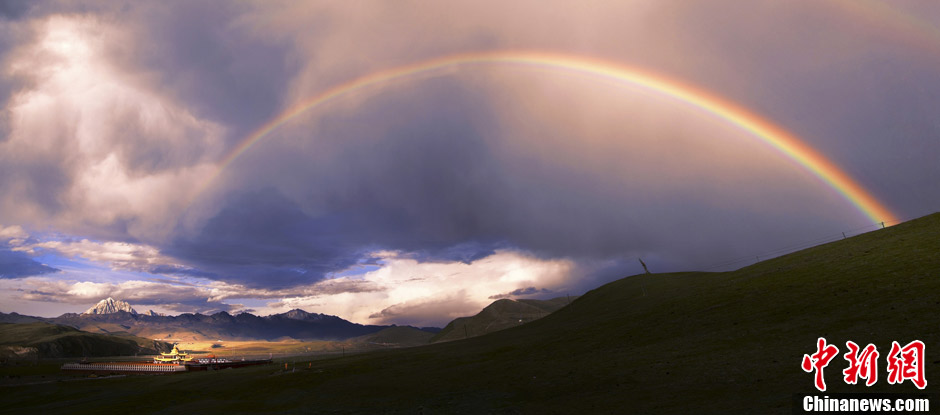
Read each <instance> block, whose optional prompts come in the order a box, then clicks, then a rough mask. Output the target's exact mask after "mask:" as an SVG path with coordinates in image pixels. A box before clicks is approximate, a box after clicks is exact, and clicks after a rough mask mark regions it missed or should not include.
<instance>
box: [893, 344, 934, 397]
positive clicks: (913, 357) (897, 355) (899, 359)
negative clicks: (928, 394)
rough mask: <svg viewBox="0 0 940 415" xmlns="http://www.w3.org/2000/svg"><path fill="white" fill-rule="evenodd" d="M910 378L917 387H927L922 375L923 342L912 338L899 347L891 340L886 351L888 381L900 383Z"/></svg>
mask: <svg viewBox="0 0 940 415" xmlns="http://www.w3.org/2000/svg"><path fill="white" fill-rule="evenodd" d="M907 379H910V380H911V382H914V386H917V388H918V389H924V388H926V387H927V379H926V378H925V377H924V342H922V341H920V340H914V341H912V342H910V343H908V344H907V346H904V347H901V346H900V345H898V342H891V353H888V383H891V384H895V383H901V382H904V381H905V380H907Z"/></svg>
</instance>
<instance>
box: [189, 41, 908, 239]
mask: <svg viewBox="0 0 940 415" xmlns="http://www.w3.org/2000/svg"><path fill="white" fill-rule="evenodd" d="M484 64H513V65H528V66H533V67H542V68H550V69H554V70H564V71H570V72H574V73H578V74H582V75H585V76H589V77H595V78H600V79H605V80H611V81H615V82H617V83H619V84H623V85H626V86H632V87H636V88H640V89H644V90H647V91H652V92H655V93H657V94H659V95H663V96H666V97H670V98H672V99H675V100H677V101H679V102H681V103H684V104H686V105H689V106H691V107H694V108H698V109H701V110H703V111H705V112H706V113H708V114H711V115H712V116H714V117H717V118H719V119H722V120H724V121H726V122H728V123H730V124H732V125H734V126H736V127H738V128H739V129H741V130H744V131H746V132H747V133H748V134H749V135H750V136H752V137H754V138H756V139H758V140H761V141H762V142H763V143H765V144H767V145H768V146H770V147H772V148H773V149H774V150H776V151H777V152H779V153H780V154H782V155H783V156H785V157H787V158H789V159H791V160H793V161H794V162H796V163H797V164H799V165H800V166H802V167H803V168H805V169H806V170H807V171H809V172H811V173H812V174H813V175H815V176H816V177H818V178H819V179H820V180H822V182H824V183H825V184H827V185H828V186H829V187H831V188H832V189H833V190H835V191H836V192H838V193H839V194H841V195H842V197H844V198H845V199H846V200H847V201H848V202H850V203H851V204H852V205H854V206H855V207H856V208H857V209H858V210H859V211H860V212H861V213H863V214H864V215H865V216H866V217H867V218H868V219H870V220H871V221H872V223H879V222H895V221H897V217H896V216H895V215H894V214H893V213H891V211H890V210H889V209H888V208H887V207H885V206H884V205H883V204H882V203H880V202H879V201H878V200H877V199H876V198H875V197H874V196H872V195H871V194H870V193H869V192H868V191H866V190H865V189H864V188H862V187H861V186H860V185H859V184H858V183H856V182H855V181H854V180H853V179H852V178H851V177H849V175H847V174H846V173H845V172H843V171H842V170H841V169H840V168H839V167H838V166H836V165H835V164H834V163H833V162H832V161H830V160H828V159H827V158H826V157H824V156H823V155H822V154H820V153H818V152H817V151H815V150H813V149H812V148H810V147H809V146H808V145H806V144H805V143H803V142H802V141H801V140H799V139H798V138H797V137H796V136H794V135H793V134H791V133H789V132H787V131H786V130H784V129H782V128H780V127H778V126H776V125H774V124H773V123H771V122H769V121H767V120H765V119H763V118H761V117H759V116H758V115H756V114H754V113H752V112H750V111H747V110H745V109H744V108H742V107H740V106H738V105H736V104H734V103H732V102H730V101H727V100H724V99H722V98H720V97H718V96H715V95H713V94H711V93H709V92H706V91H704V90H702V89H699V88H695V87H692V86H689V85H685V84H682V83H681V82H678V81H675V80H672V79H668V78H666V77H663V76H660V75H654V74H651V73H648V72H644V71H642V70H639V69H636V68H631V67H628V66H624V65H620V64H616V63H612V62H607V61H601V60H596V59H591V58H585V57H578V56H571V55H562V54H554V53H544V52H520V51H498V52H478V53H463V54H457V55H451V56H445V57H440V58H436V59H430V60H425V61H421V62H418V63H414V64H410V65H405V66H399V67H395V68H391V69H386V70H383V71H379V72H375V73H371V74H368V75H365V76H362V77H359V78H356V79H353V80H351V81H349V82H346V83H344V84H341V85H337V86H334V87H332V88H330V89H328V90H326V91H323V92H321V93H320V94H318V95H315V96H313V97H311V98H309V99H306V100H304V101H302V102H299V103H297V104H296V105H294V106H293V107H291V108H289V109H287V110H285V111H283V112H282V113H281V114H280V115H278V116H276V117H275V118H274V119H272V120H271V121H269V122H268V123H266V124H264V125H263V126H261V128H259V129H258V130H257V131H255V132H254V133H253V134H251V135H250V136H248V137H247V138H246V139H244V140H243V141H242V142H241V143H240V144H238V146H236V147H235V148H234V149H233V150H232V151H231V152H230V153H229V154H228V155H227V156H226V157H225V158H224V159H223V160H222V162H221V163H220V165H219V167H218V170H216V172H215V173H214V174H212V175H211V176H209V177H208V178H207V179H206V181H205V182H203V183H202V184H201V185H200V187H198V188H197V190H196V193H195V195H194V197H193V198H192V199H191V200H190V204H192V202H193V201H194V200H195V199H196V198H197V197H198V196H199V195H200V194H201V193H202V192H204V191H205V190H206V189H207V188H209V187H210V186H211V185H212V183H213V182H214V181H215V180H216V179H217V178H218V177H219V176H220V175H221V173H222V172H223V171H225V169H226V168H227V167H228V166H229V165H231V164H232V162H234V161H235V160H236V159H238V157H239V156H241V155H242V154H244V153H245V152H246V151H248V149H250V148H251V147H253V146H254V145H256V144H257V143H259V142H260V141H261V140H263V139H264V138H265V137H267V136H268V135H269V134H270V133H271V132H272V131H274V130H275V129H277V128H278V127H280V126H281V125H283V124H284V123H286V122H288V121H290V120H292V119H293V118H295V117H297V116H298V115H300V114H303V113H305V112H307V111H309V110H310V109H312V108H315V107H318V106H321V105H323V104H326V103H328V102H330V101H332V100H334V99H337V98H339V97H342V96H344V95H348V94H351V93H354V92H356V91H359V90H362V89H364V88H369V87H374V86H378V85H381V84H384V83H387V82H390V81H394V80H399V79H403V78H408V77H413V76H416V75H419V74H426V73H428V72H431V71H440V70H443V69H452V68H457V67H465V66H476V65H484Z"/></svg>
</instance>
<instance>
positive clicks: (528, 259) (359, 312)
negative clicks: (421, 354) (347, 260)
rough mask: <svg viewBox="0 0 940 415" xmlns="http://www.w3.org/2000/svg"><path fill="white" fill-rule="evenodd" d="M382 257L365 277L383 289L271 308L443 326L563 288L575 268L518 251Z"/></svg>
mask: <svg viewBox="0 0 940 415" xmlns="http://www.w3.org/2000/svg"><path fill="white" fill-rule="evenodd" d="M379 256H382V257H383V259H384V265H383V266H382V267H381V268H380V269H377V270H374V271H370V272H367V273H365V274H363V275H362V276H361V278H362V280H363V281H367V282H369V283H371V284H374V285H375V286H377V287H380V289H378V290H376V291H367V292H345V293H341V294H332V295H308V296H298V297H289V298H284V299H283V300H281V301H280V302H277V303H272V304H271V305H269V308H268V309H269V310H270V311H271V312H282V311H286V310H289V309H292V308H303V309H307V310H308V311H317V312H321V313H326V314H335V315H339V316H341V317H343V318H345V319H348V320H350V321H354V322H357V323H363V324H390V323H396V324H412V325H443V324H446V323H447V322H448V321H450V320H452V319H454V318H456V317H461V316H467V315H472V314H476V313H477V312H479V311H480V310H481V309H482V308H483V307H485V306H486V305H488V304H489V303H491V302H492V301H493V300H491V299H490V298H489V297H490V296H492V295H496V294H501V293H505V292H509V291H513V290H516V289H519V288H526V287H538V288H540V289H542V288H544V289H549V290H559V289H563V287H564V286H565V284H566V283H567V282H568V279H569V278H571V277H572V275H571V272H572V271H573V270H574V268H575V264H574V263H573V262H572V261H569V260H565V259H553V260H542V259H538V258H535V257H532V256H529V255H526V254H523V253H519V252H515V251H499V252H497V253H495V254H493V255H490V256H488V257H486V258H483V259H480V260H477V261H474V262H472V263H469V264H466V263H462V262H449V263H439V262H437V263H435V262H425V263H420V262H418V261H416V260H414V259H408V258H403V257H400V256H397V255H395V254H394V253H388V252H386V253H381V254H380V255H379Z"/></svg>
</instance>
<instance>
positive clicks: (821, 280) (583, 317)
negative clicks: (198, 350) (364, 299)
mask: <svg viewBox="0 0 940 415" xmlns="http://www.w3.org/2000/svg"><path fill="white" fill-rule="evenodd" d="M938 235H940V214H934V215H931V216H928V217H924V218H920V219H917V220H913V221H909V222H906V223H903V224H900V225H897V226H894V227H890V228H887V229H884V230H879V231H875V232H870V233H867V234H863V235H859V236H856V237H852V238H849V239H847V240H843V241H838V242H833V243H829V244H825V245H821V246H817V247H814V248H810V249H806V250H803V251H800V252H796V253H793V254H789V255H785V256H782V257H778V258H774V259H771V260H766V261H763V262H760V263H758V264H755V265H752V266H749V267H746V268H742V269H740V270H737V271H733V272H722V273H703V272H686V273H673V274H649V275H636V276H632V277H628V278H624V279H621V280H618V281H614V282H612V283H609V284H607V285H604V286H602V287H599V288H597V289H595V290H593V291H590V292H588V293H586V294H585V295H583V296H581V297H580V298H578V299H577V300H575V301H573V302H572V303H571V304H570V305H568V306H566V307H563V308H561V309H560V310H558V311H556V312H554V313H552V314H550V315H548V316H546V317H544V318H542V319H538V320H535V321H533V322H531V323H528V324H524V325H521V326H518V327H513V328H509V329H506V330H501V331H497V332H494V333H490V334H487V335H483V336H479V337H474V338H469V339H466V340H459V341H452V342H444V343H438V344H432V345H428V346H422V347H415V348H407V349H394V350H385V351H381V352H376V353H369V354H362V355H355V356H350V357H345V358H334V359H326V360H313V361H310V362H307V361H298V362H293V361H287V362H285V363H287V364H288V366H291V365H292V366H291V367H290V368H287V370H285V367H282V366H277V367H256V368H248V369H243V370H240V371H222V372H218V373H199V374H188V375H185V376H183V375H181V376H173V377H153V378H148V377H138V378H126V379H109V380H102V381H96V382H74V383H72V384H70V385H68V386H67V387H65V386H60V385H55V384H42V385H22V386H11V387H7V388H4V390H2V391H0V393H2V394H3V396H2V398H3V400H4V402H5V403H6V405H8V407H12V408H17V409H18V410H20V411H22V412H43V413H53V412H72V413H101V412H128V411H136V412H165V413H171V412H199V413H251V412H256V411H262V412H278V413H292V412H340V413H342V412H373V413H374V412H381V413H415V412H418V413H420V412H428V413H598V412H600V413H623V412H626V413H657V414H687V413H697V414H703V413H790V412H791V410H792V405H793V402H792V399H793V396H794V394H797V393H810V392H815V388H814V386H813V375H812V374H810V373H806V372H804V371H803V370H802V369H801V368H800V361H801V359H802V357H803V355H804V354H810V353H814V352H815V349H816V339H817V338H819V337H825V338H826V339H827V340H828V342H829V343H830V344H833V345H836V346H838V347H839V348H840V353H841V352H844V351H845V349H846V347H845V342H846V341H849V340H850V341H854V342H856V343H859V344H868V343H872V344H875V345H876V346H877V347H878V350H879V351H881V352H882V353H883V355H885V354H887V352H888V350H889V348H890V345H891V342H892V341H897V342H899V343H901V344H906V343H908V342H910V341H912V340H915V339H917V340H921V341H923V342H924V343H925V344H926V350H927V352H926V353H927V358H926V360H925V362H926V363H925V364H926V368H925V371H926V374H927V379H928V380H929V381H930V382H931V383H929V384H928V386H927V390H926V392H932V391H936V387H937V386H936V384H937V382H933V377H934V375H933V374H936V373H940V372H938V371H940V360H938V358H937V354H936V352H935V351H934V350H935V349H936V348H937V347H940V329H938V327H940V318H938V317H937V314H936V311H937V308H938V306H940V236H938ZM884 363H885V359H884V357H882V358H881V360H879V361H878V365H879V366H881V369H884ZM844 365H845V361H844V360H843V359H842V358H841V356H839V357H837V358H836V359H835V360H833V362H832V364H831V365H830V367H829V368H828V369H827V371H826V378H827V383H828V384H829V387H830V388H829V390H828V391H827V393H830V394H831V393H836V392H894V393H912V392H917V391H919V390H918V389H916V388H915V387H914V385H912V384H911V383H910V382H905V383H903V384H899V385H892V384H889V383H888V382H887V381H886V373H885V371H884V370H882V371H881V377H880V378H879V381H878V383H877V384H875V385H874V386H872V387H870V388H868V387H865V386H864V385H847V384H845V383H844V382H842V380H841V377H840V375H841V369H842V368H843V367H844ZM195 390H198V391H199V393H198V394H189V395H187V392H191V391H195ZM167 396H173V397H174V398H173V399H167V398H166V397H167Z"/></svg>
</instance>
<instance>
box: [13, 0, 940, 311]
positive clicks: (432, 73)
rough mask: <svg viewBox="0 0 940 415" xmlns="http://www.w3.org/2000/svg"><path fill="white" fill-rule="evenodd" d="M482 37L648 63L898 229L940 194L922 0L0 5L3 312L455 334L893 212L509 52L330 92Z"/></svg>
mask: <svg viewBox="0 0 940 415" xmlns="http://www.w3.org/2000/svg"><path fill="white" fill-rule="evenodd" d="M752 3H755V4H752ZM474 53H516V54H526V53H529V54H533V53H538V54H549V55H552V56H564V57H566V59H570V60H572V61H574V60H578V61H591V62H598V63H599V64H598V65H606V66H605V67H627V68H638V69H639V70H642V71H643V72H644V73H649V74H654V75H655V76H656V77H659V78H661V79H665V80H669V81H670V82H674V83H676V84H679V85H685V86H688V87H690V88H694V89H695V90H700V91H705V92H707V93H708V94H710V96H714V97H717V98H720V99H721V100H723V101H725V102H729V103H733V104H734V105H736V106H737V107H739V108H743V109H745V110H746V111H747V112H749V113H750V114H754V115H756V116H759V117H761V118H763V119H765V120H768V121H769V122H771V123H773V124H775V125H776V126H778V127H780V128H782V129H783V130H785V131H786V132H787V133H788V134H790V135H792V136H794V137H797V138H798V140H799V141H800V142H802V144H804V145H806V146H807V147H808V148H810V149H812V150H813V151H815V152H817V153H819V154H820V155H821V156H822V157H824V158H826V159H828V161H829V162H831V163H832V165H834V166H836V167H837V168H838V169H840V170H841V171H842V172H843V173H844V174H845V175H846V177H848V178H850V179H851V180H853V181H854V182H855V183H857V184H858V185H859V187H860V189H861V190H862V191H864V192H866V193H867V194H870V195H871V197H872V198H873V200H875V201H876V202H877V203H880V204H882V205H883V206H884V207H885V208H886V209H890V212H891V213H892V214H894V215H895V216H896V217H897V218H899V219H902V220H906V219H912V218H915V217H918V216H922V215H925V214H929V213H932V212H934V211H936V210H938V206H940V187H938V186H937V184H936V178H937V177H940V164H938V163H937V162H936V160H937V159H938V158H940V139H938V137H940V121H938V119H937V117H936V116H935V114H934V112H935V111H934V109H935V108H940V83H938V82H937V81H936V73H937V71H938V70H940V5H937V4H935V3H934V2H930V1H896V2H891V3H887V2H885V3H882V2H877V1H827V2H816V1H789V2H739V1H711V2H684V1H658V2H644V1H622V2H614V3H611V2H560V1H549V2H543V1H539V2H511V3H505V2H486V1H484V2H480V1H474V2H446V3H439V4H438V3H427V2H414V3H409V2H373V3H367V4H361V3H357V4H346V3H337V2H269V1H264V2H237V3H235V2H222V1H199V2H190V1H169V2H126V3H125V2H81V1H79V2H54V1H37V2H19V1H14V2H4V3H3V5H2V6H0V70H2V72H0V102H2V103H3V107H2V108H3V109H2V112H0V304H2V306H0V311H3V312H11V311H16V312H20V313H25V314H32V315H44V316H53V315H58V314H61V313H63V312H76V311H81V310H83V309H85V308H87V307H88V306H89V305H91V304H93V303H94V302H96V301H97V300H100V299H101V298H104V297H108V296H112V297H115V298H121V299H123V300H126V301H128V302H130V303H131V304H133V305H134V306H135V307H136V308H138V309H143V310H146V309H151V308H152V309H154V310H157V311H161V312H169V313H179V312H203V313H208V312H214V311H221V310H226V311H230V312H238V311H247V310H251V311H252V312H254V313H258V314H269V313H275V312H283V311H287V310H289V309H291V308H303V309H305V310H307V311H311V312H320V313H327V314H334V315H338V316H340V317H343V318H346V319H349V320H351V321H355V322H359V323H367V324H390V323H396V324H415V325H442V324H444V323H446V322H447V321H449V320H451V319H453V318H454V317H458V316H463V315H469V314H473V313H476V312H477V311H479V309H480V308H482V307H483V306H485V305H486V304H488V303H489V302H492V301H493V300H494V299H496V298H549V297H555V296H562V295H566V294H571V295H576V294H581V293H583V292H584V291H586V290H589V289H592V288H595V287H597V286H598V285H600V284H603V283H605V282H608V281H612V280H614V279H617V278H621V277H625V276H628V275H633V274H637V273H641V272H643V269H642V267H641V266H640V264H639V262H638V261H637V258H643V260H644V261H645V262H646V263H647V264H648V265H649V267H650V269H651V271H653V272H669V271H680V270H703V269H709V268H712V267H714V266H715V265H720V264H722V263H724V262H727V261H729V260H735V259H739V258H751V257H754V258H755V260H756V257H757V256H758V255H765V254H767V253H773V252H775V251H776V250H778V249H780V248H784V247H788V246H796V245H799V244H801V243H803V242H806V241H812V240H815V239H817V238H820V237H827V236H831V235H839V234H840V232H842V231H847V230H855V231H861V230H867V229H874V228H875V227H880V224H877V222H878V220H877V219H879V218H873V217H871V215H868V214H866V212H865V211H863V209H860V207H859V206H857V204H856V203H854V202H853V201H852V200H850V199H849V198H847V197H846V196H845V195H843V194H841V193H840V192H839V191H837V190H838V189H836V188H834V187H833V186H831V185H830V184H829V183H827V182H826V180H825V178H824V177H820V176H818V175H815V174H813V172H812V171H811V170H810V169H808V168H807V165H806V163H803V164H801V163H800V162H799V161H798V160H795V159H794V158H792V157H790V156H788V155H786V154H784V153H782V152H781V151H779V150H777V149H774V148H773V147H772V146H770V145H768V142H766V141H765V140H763V139H761V138H760V137H758V136H757V135H755V134H754V132H753V131H748V130H747V129H746V128H743V127H742V125H740V124H737V123H735V122H734V120H729V119H727V118H723V117H721V116H719V115H718V114H716V112H714V111H713V110H711V109H710V108H707V107H703V106H696V105H690V104H689V102H687V100H685V101H684V100H683V99H682V97H678V98H677V97H676V96H675V95H670V94H668V93H664V92H663V91H662V90H658V89H656V88H643V87H642V86H641V85H635V84H630V83H628V82H620V81H618V80H617V79H611V78H610V77H606V78H605V77H602V76H596V74H592V73H584V71H581V72H579V71H573V70H566V69H565V68H562V67H558V65H555V66H552V65H526V64H514V63H512V62H477V63H473V64H462V65H451V66H444V67H441V68H438V69H435V70H427V71H424V72H420V73H415V74H411V75H410V76H402V77H397V78H394V79H389V80H383V81H379V82H373V83H369V84H367V85H361V87H357V88H347V89H345V90H343V89H341V88H340V87H341V86H343V85H346V84H349V83H350V82H353V81H354V80H356V79H365V78H366V77H369V76H370V75H373V74H380V73H383V71H389V70H392V69H394V68H402V67H407V66H408V65H415V64H418V63H420V62H427V61H431V60H434V59H441V58H444V57H447V56H459V55H462V54H463V55H466V54H474ZM337 88H340V89H337ZM331 89H332V90H341V92H342V93H340V94H337V95H336V96H331V99H328V100H323V102H322V103H319V104H318V105H313V106H311V107H310V108H309V109H307V110H305V111H300V112H298V113H297V114H296V116H294V117H293V118H290V119H289V120H287V121H285V122H282V123H279V124H274V121H275V120H278V119H281V118H283V117H285V114H287V113H289V112H290V111H291V110H294V109H297V108H301V107H302V105H301V104H302V103H305V102H310V101H311V100H312V99H314V98H316V97H318V96H321V95H323V94H324V93H326V92H328V91H331ZM318 102H319V101H318ZM272 126H276V128H270V129H269V130H270V131H268V130H265V128H268V127H272ZM259 131H264V132H266V133H265V134H260V133H259ZM262 135H263V136H262ZM259 137H260V138H259ZM252 138H259V139H258V140H256V141H255V142H254V144H253V145H250V146H249V145H248V144H249V142H250V139H252ZM242 150H244V151H242ZM862 207H864V206H862ZM889 219H890V218H883V219H882V220H889ZM892 224H893V223H890V222H889V223H888V225H892ZM747 264H748V262H741V263H737V264H736V266H743V265H747Z"/></svg>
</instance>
